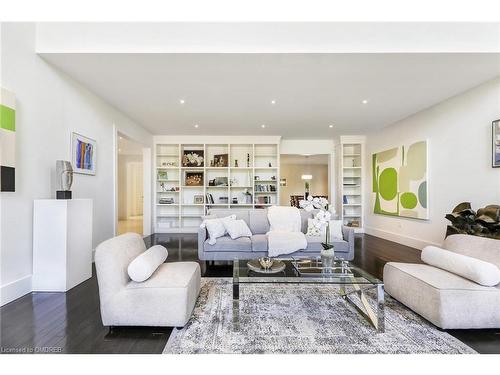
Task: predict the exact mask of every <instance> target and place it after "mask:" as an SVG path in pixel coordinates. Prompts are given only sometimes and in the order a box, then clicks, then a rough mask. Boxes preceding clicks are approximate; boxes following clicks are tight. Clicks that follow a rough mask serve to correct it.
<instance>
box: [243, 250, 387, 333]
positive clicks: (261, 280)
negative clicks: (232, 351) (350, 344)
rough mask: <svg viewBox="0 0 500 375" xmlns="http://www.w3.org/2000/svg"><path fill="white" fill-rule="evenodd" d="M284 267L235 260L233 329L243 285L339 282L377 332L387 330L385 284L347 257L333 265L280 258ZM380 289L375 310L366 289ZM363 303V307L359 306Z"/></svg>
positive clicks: (325, 283) (356, 307)
mask: <svg viewBox="0 0 500 375" xmlns="http://www.w3.org/2000/svg"><path fill="white" fill-rule="evenodd" d="M280 260H281V261H283V262H284V263H285V268H284V270H282V271H281V272H278V273H261V272H256V271H254V270H252V269H251V268H249V267H248V265H247V262H248V260H239V259H234V261H233V329H235V330H239V328H240V319H239V318H240V286H241V285H244V284H324V285H334V286H338V287H339V290H340V296H341V297H342V298H343V299H345V300H346V301H348V302H349V303H350V304H351V305H352V306H354V308H355V309H356V310H357V311H358V312H359V313H360V314H361V315H362V316H363V317H364V318H365V319H366V320H367V321H368V322H369V323H371V324H372V325H373V326H374V327H375V329H376V330H377V332H384V330H385V326H384V284H383V282H382V281H380V280H379V279H377V278H375V277H374V276H372V275H370V274H368V273H367V272H365V271H363V270H362V269H361V268H359V267H356V266H354V265H352V264H351V263H349V262H347V261H345V260H335V262H334V264H333V267H329V268H325V267H322V265H321V261H320V260H319V258H291V259H280ZM369 289H376V290H377V304H376V309H375V310H376V311H374V309H373V308H372V306H370V303H369V302H368V299H367V297H366V294H365V291H367V290H369ZM355 299H357V300H358V303H356V301H355ZM360 305H361V306H362V307H360Z"/></svg>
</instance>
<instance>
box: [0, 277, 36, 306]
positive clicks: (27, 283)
mask: <svg viewBox="0 0 500 375" xmlns="http://www.w3.org/2000/svg"><path fill="white" fill-rule="evenodd" d="M32 290H33V289H32V275H28V276H25V277H22V278H20V279H18V280H15V281H12V282H10V283H7V284H5V285H2V287H1V288H0V296H1V300H0V306H3V305H6V304H8V303H9V302H12V301H14V300H16V299H18V298H20V297H22V296H24V295H26V294H28V293H31V292H32Z"/></svg>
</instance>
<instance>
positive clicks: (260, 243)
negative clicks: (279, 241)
mask: <svg viewBox="0 0 500 375" xmlns="http://www.w3.org/2000/svg"><path fill="white" fill-rule="evenodd" d="M251 240H252V251H254V252H262V251H267V249H268V244H267V235H265V234H254V235H253V236H252V238H251Z"/></svg>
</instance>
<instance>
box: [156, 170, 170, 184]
mask: <svg viewBox="0 0 500 375" xmlns="http://www.w3.org/2000/svg"><path fill="white" fill-rule="evenodd" d="M157 176H158V181H165V180H168V172H167V171H163V170H161V169H160V170H159V171H158V173H157Z"/></svg>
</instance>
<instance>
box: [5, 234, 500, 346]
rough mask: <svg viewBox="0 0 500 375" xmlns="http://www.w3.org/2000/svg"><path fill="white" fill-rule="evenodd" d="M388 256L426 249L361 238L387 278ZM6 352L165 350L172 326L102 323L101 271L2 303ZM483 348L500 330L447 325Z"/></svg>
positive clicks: (363, 251)
mask: <svg viewBox="0 0 500 375" xmlns="http://www.w3.org/2000/svg"><path fill="white" fill-rule="evenodd" d="M145 241H146V244H147V245H148V246H151V245H154V244H162V245H164V246H166V247H167V249H168V251H169V256H168V260H167V261H169V262H175V261H185V260H195V261H197V259H198V255H197V254H198V252H197V237H196V235H194V234H175V235H172V234H169V235H166V234H162V235H153V236H149V237H147V238H146V239H145ZM388 261H400V262H412V263H420V251H418V250H416V249H413V248H411V247H407V246H402V245H399V244H396V243H394V242H391V241H386V240H383V239H380V238H377V237H373V236H369V235H363V236H359V237H357V238H356V256H355V261H354V263H355V264H357V265H358V266H360V267H362V268H363V269H365V270H366V271H368V272H369V273H371V274H373V275H375V276H377V277H379V278H382V270H383V267H384V264H385V263H386V262H388ZM200 265H201V268H202V274H203V276H205V277H230V276H231V275H232V267H231V266H230V265H229V264H217V265H213V266H210V267H208V268H207V267H206V265H205V263H204V262H200ZM0 323H1V332H0V340H1V342H0V349H1V353H33V352H46V353H161V352H162V351H163V348H164V347H165V344H166V342H167V340H168V337H169V335H170V332H171V331H172V329H171V328H148V327H146V328H143V327H121V328H115V329H114V330H113V331H112V332H109V330H108V329H107V328H106V327H103V326H102V322H101V316H100V312H99V295H98V288H97V279H96V277H95V272H94V273H93V277H92V278H91V279H89V280H87V281H86V282H84V283H82V284H80V285H78V286H76V287H75V288H73V289H71V290H70V291H68V292H67V293H30V294H28V295H26V296H24V297H21V298H19V299H17V300H16V301H13V302H11V303H9V304H7V305H5V306H3V307H1V308H0ZM447 332H449V333H450V334H452V335H454V336H455V337H457V338H458V339H460V340H462V341H463V342H465V343H466V344H467V345H469V346H471V347H472V348H474V349H475V350H477V351H478V352H480V353H500V330H498V329H497V330H460V331H447Z"/></svg>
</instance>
